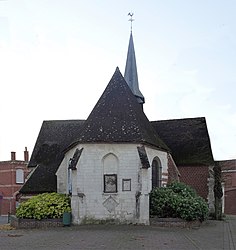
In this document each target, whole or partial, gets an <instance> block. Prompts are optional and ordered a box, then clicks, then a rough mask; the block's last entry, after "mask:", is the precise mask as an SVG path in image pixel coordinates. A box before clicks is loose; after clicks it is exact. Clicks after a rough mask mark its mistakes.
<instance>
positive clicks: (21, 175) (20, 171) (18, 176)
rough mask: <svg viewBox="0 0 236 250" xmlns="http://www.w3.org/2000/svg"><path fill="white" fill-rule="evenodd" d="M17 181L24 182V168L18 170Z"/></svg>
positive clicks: (18, 182)
mask: <svg viewBox="0 0 236 250" xmlns="http://www.w3.org/2000/svg"><path fill="white" fill-rule="evenodd" d="M16 183H17V184H22V183H24V171H23V170H22V169H17V170H16Z"/></svg>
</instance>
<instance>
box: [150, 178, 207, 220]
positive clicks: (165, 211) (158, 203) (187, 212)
mask: <svg viewBox="0 0 236 250" xmlns="http://www.w3.org/2000/svg"><path fill="white" fill-rule="evenodd" d="M150 214H151V215H156V216H158V217H163V218H167V217H173V218H181V219H184V220H187V221H192V220H200V221H204V220H205V219H207V217H208V205H207V203H206V201H205V200H204V199H203V198H201V197H200V196H198V195H197V194H196V192H195V191H194V189H192V188H191V187H189V186H187V185H185V184H184V183H177V182H173V183H171V184H170V185H167V187H161V188H155V189H154V190H152V192H151V193H150Z"/></svg>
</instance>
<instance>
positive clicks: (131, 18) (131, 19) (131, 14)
mask: <svg viewBox="0 0 236 250" xmlns="http://www.w3.org/2000/svg"><path fill="white" fill-rule="evenodd" d="M133 15H134V13H133V12H129V13H128V16H130V19H129V21H130V31H131V32H132V22H133V21H134V19H133Z"/></svg>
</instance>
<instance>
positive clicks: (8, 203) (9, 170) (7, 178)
mask: <svg viewBox="0 0 236 250" xmlns="http://www.w3.org/2000/svg"><path fill="white" fill-rule="evenodd" d="M28 161H29V153H28V151H27V148H25V151H24V160H16V153H15V152H11V160H9V161H1V162H0V215H7V214H8V213H11V214H14V213H15V209H16V205H17V202H16V195H17V194H18V191H19V189H20V188H21V187H22V186H23V184H24V182H25V180H26V177H27V175H28V173H29V169H28V168H27V164H28Z"/></svg>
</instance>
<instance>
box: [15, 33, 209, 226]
mask: <svg viewBox="0 0 236 250" xmlns="http://www.w3.org/2000/svg"><path fill="white" fill-rule="evenodd" d="M144 103H145V98H144V96H143V94H142V93H141V91H140V90H139V83H138V74H137V67H136V58H135V51H134V44H133V36H132V32H131V34H130V40H129V47H128V54H127V60H126V68H125V74H124V77H123V76H122V74H121V72H120V70H119V69H118V68H117V69H116V70H115V73H114V74H113V76H112V78H111V80H110V82H109V83H108V85H107V87H106V89H105V90H104V92H103V94H102V95H101V97H100V99H99V100H98V102H97V104H96V105H95V107H94V108H93V110H92V112H91V113H90V115H89V116H88V118H87V119H86V120H65V121H44V122H43V124H42V127H41V130H40V132H39V135H38V138H37V141H36V143H35V147H34V150H33V153H32V156H31V159H30V162H29V167H31V168H34V170H33V171H32V174H31V176H30V178H29V179H28V180H27V182H26V183H25V185H24V186H23V187H22V188H21V190H20V193H21V194H22V195H23V196H24V197H27V196H30V195H34V194H37V193H43V192H60V193H66V194H70V195H71V204H72V215H73V222H74V223H75V224H80V223H86V221H89V222H91V221H95V220H115V221H119V222H124V223H126V222H128V223H138V224H149V193H150V191H151V190H152V189H153V188H154V187H162V186H165V185H166V184H167V183H168V182H171V181H174V180H176V181H179V179H180V180H182V181H183V182H185V183H187V184H189V185H190V186H192V187H194V188H195V189H196V190H197V192H198V193H199V194H200V195H201V196H202V197H204V198H205V199H206V200H207V201H208V203H209V207H210V208H211V209H212V210H214V193H213V188H214V175H212V171H213V166H214V159H213V156H212V151H211V145H210V138H209V135H208V130H207V125H206V120H205V118H203V117H200V118H187V119H175V120H166V121H158V120H157V121H151V122H150V121H149V120H148V118H147V117H146V115H145V113H144V110H143V105H144Z"/></svg>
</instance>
